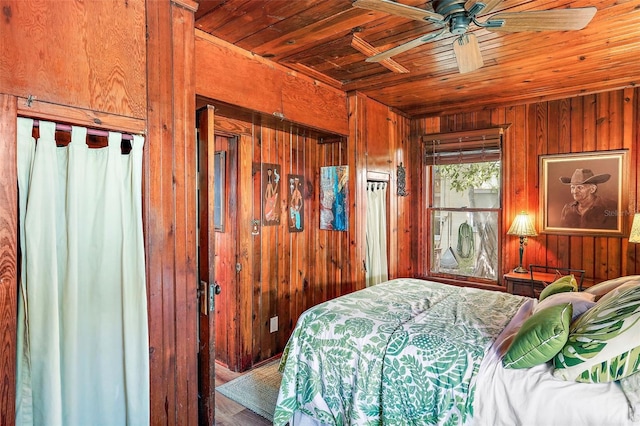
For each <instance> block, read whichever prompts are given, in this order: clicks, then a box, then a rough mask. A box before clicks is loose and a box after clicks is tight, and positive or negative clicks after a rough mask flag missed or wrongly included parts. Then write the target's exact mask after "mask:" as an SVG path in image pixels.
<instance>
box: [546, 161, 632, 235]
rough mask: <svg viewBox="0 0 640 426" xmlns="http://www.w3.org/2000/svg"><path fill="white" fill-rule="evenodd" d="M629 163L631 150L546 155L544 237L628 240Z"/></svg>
mask: <svg viewBox="0 0 640 426" xmlns="http://www.w3.org/2000/svg"><path fill="white" fill-rule="evenodd" d="M627 161H628V159H627V151H626V150H617V151H599V152H589V153H577V154H558V155H541V156H540V185H539V188H540V211H541V214H540V215H539V217H540V221H541V222H542V223H541V225H540V230H541V232H543V233H547V234H567V235H603V236H623V235H624V229H623V228H624V224H625V222H626V220H625V217H626V216H628V215H631V214H633V212H631V211H628V210H627V209H626V207H627V203H626V197H627V173H628V166H627Z"/></svg>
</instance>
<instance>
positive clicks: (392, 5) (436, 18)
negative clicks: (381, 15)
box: [353, 0, 444, 23]
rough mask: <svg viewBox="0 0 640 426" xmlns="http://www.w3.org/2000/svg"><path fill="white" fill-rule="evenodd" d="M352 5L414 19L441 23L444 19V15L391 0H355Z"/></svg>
mask: <svg viewBox="0 0 640 426" xmlns="http://www.w3.org/2000/svg"><path fill="white" fill-rule="evenodd" d="M353 6H354V7H359V8H362V9H367V10H375V11H378V12H385V13H388V14H390V15H396V16H401V17H403V18H408V19H414V20H416V21H423V22H424V21H428V22H435V23H443V21H444V16H442V15H440V14H438V13H435V12H430V11H428V10H424V9H420V8H418V7H413V6H407V5H406V4H402V3H396V2H395V1H391V0H356V1H354V2H353Z"/></svg>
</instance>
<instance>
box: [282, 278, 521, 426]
mask: <svg viewBox="0 0 640 426" xmlns="http://www.w3.org/2000/svg"><path fill="white" fill-rule="evenodd" d="M524 300H525V299H524V298H522V297H520V296H514V295H511V294H506V293H500V292H493V291H486V290H480V289H473V288H468V287H454V286H449V285H446V284H440V283H435V282H430V281H423V280H418V279H408V278H400V279H396V280H392V281H388V282H386V283H382V284H378V285H376V286H373V287H369V288H367V289H364V290H360V291H357V292H355V293H351V294H349V295H346V296H342V297H339V298H337V299H333V300H330V301H328V302H325V303H322V304H320V305H317V306H315V307H313V308H311V309H309V310H307V311H306V312H304V313H303V314H302V315H301V317H300V318H299V320H298V324H297V325H296V327H295V329H294V331H293V334H292V336H291V338H290V339H289V342H288V343H287V346H286V348H285V351H284V353H283V356H282V361H281V366H280V368H281V369H282V370H283V378H282V383H281V386H280V394H279V396H278V403H277V405H276V410H275V414H274V425H276V426H277V425H286V424H287V422H288V421H289V420H290V419H291V417H292V415H293V412H294V411H296V410H298V411H301V412H303V413H305V414H307V415H309V416H311V417H314V418H316V419H318V420H320V421H321V422H323V423H326V424H330V425H381V424H384V425H424V424H441V425H457V424H462V423H464V422H465V421H467V420H468V418H469V417H470V416H472V415H473V410H472V406H473V393H474V388H475V387H474V378H475V375H476V374H477V372H478V369H479V366H480V362H481V361H482V358H483V356H484V354H485V352H486V350H487V349H488V348H489V346H490V345H491V343H492V342H493V340H494V339H495V337H496V336H497V335H498V334H499V333H500V331H502V329H503V328H504V327H505V326H506V324H507V323H508V322H509V320H510V319H511V317H512V316H513V315H514V314H515V313H516V311H517V310H518V308H519V307H520V305H521V304H522V302H523V301H524Z"/></svg>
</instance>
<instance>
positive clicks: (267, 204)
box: [260, 163, 281, 226]
mask: <svg viewBox="0 0 640 426" xmlns="http://www.w3.org/2000/svg"><path fill="white" fill-rule="evenodd" d="M260 172H261V177H262V226H275V225H280V213H281V207H280V165H278V164H268V163H262V168H261V171H260Z"/></svg>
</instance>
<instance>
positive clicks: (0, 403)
mask: <svg viewBox="0 0 640 426" xmlns="http://www.w3.org/2000/svg"><path fill="white" fill-rule="evenodd" d="M16 109H17V106H16V98H15V97H13V96H9V95H0V135H2V138H0V140H2V147H0V164H2V169H1V170H0V330H2V337H1V340H2V347H1V348H0V366H1V368H2V380H1V385H0V424H3V425H11V424H14V421H15V405H16V404H15V398H16V375H15V371H16V368H15V367H16V350H17V348H16V324H17V300H16V296H17V288H18V188H17V182H18V171H17V157H16V155H17V154H16V141H17V130H16V114H17V113H16Z"/></svg>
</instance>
